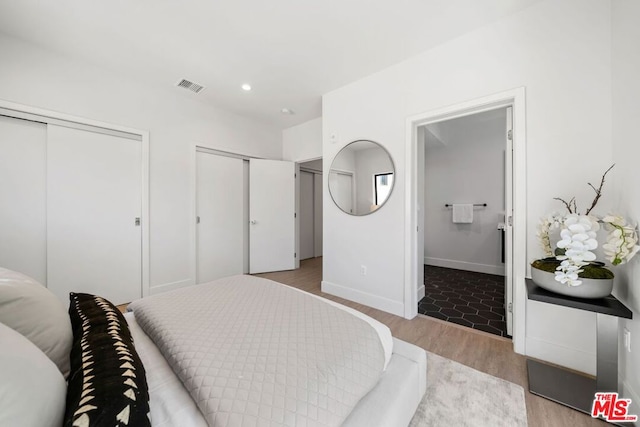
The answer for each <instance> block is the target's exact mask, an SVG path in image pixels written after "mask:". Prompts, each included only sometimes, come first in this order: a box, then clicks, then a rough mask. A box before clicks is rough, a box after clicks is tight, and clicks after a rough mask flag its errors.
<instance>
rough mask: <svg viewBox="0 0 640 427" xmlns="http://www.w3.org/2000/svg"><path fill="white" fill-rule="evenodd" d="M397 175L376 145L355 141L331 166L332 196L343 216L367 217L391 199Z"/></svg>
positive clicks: (389, 158)
mask: <svg viewBox="0 0 640 427" xmlns="http://www.w3.org/2000/svg"><path fill="white" fill-rule="evenodd" d="M394 174H395V167H394V165H393V160H392V159H391V155H390V154H389V152H388V151H387V150H385V149H384V147H382V146H381V145H380V144H378V143H377V142H373V141H367V140H359V141H353V142H352V143H350V144H348V145H347V146H345V147H344V148H343V149H342V150H340V152H339V153H338V154H337V155H336V157H335V158H334V159H333V163H331V169H329V193H331V198H332V199H333V202H334V203H335V204H336V206H338V207H339V208H340V209H342V210H343V211H344V212H346V213H348V214H350V215H368V214H370V213H372V212H375V211H376V210H377V209H379V208H380V206H382V205H384V203H385V202H386V201H387V199H388V198H389V196H390V195H391V190H392V189H393V182H394Z"/></svg>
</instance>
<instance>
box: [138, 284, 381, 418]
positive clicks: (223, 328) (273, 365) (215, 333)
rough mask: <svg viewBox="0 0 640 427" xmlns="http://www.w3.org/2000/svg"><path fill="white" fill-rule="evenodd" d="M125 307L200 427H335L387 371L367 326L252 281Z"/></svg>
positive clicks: (300, 295)
mask: <svg viewBox="0 0 640 427" xmlns="http://www.w3.org/2000/svg"><path fill="white" fill-rule="evenodd" d="M129 309H130V310H132V311H133V312H134V314H135V316H136V320H137V322H138V324H139V325H140V326H141V328H142V329H143V330H144V332H145V333H146V334H147V335H148V336H149V337H150V338H151V339H152V340H153V342H154V344H155V345H156V346H157V347H158V348H159V349H160V352H161V353H162V356H163V357H164V359H166V360H167V362H168V363H169V365H170V366H171V367H172V369H173V371H174V372H175V373H176V375H177V376H178V378H180V380H181V382H182V384H183V385H184V386H185V388H186V389H187V391H188V392H189V394H190V396H191V398H192V399H193V400H194V401H195V403H196V405H197V406H198V408H199V409H200V412H201V413H202V414H203V416H204V418H205V420H206V421H207V422H208V424H209V425H210V426H220V427H224V426H250V425H307V426H313V425H323V426H325V425H326V426H331V425H333V426H337V425H340V424H342V423H343V422H344V420H345V419H346V417H347V416H348V415H349V414H350V413H351V411H352V410H353V408H354V407H355V406H356V404H357V403H358V402H359V401H360V400H361V399H362V398H363V397H364V396H365V395H366V394H367V393H368V392H369V391H371V390H372V389H373V388H374V386H375V385H376V384H377V382H378V380H379V379H380V376H381V375H382V373H383V371H384V367H385V365H386V364H387V361H386V360H385V359H386V358H385V350H384V348H383V345H382V342H381V340H380V338H379V335H378V332H377V331H376V329H375V328H373V327H372V326H371V325H370V323H369V322H368V321H365V320H363V319H362V318H361V317H358V316H354V315H353V313H349V312H347V311H346V310H344V309H343V308H340V307H337V306H336V305H335V304H327V303H326V302H325V301H324V300H322V299H319V298H317V297H315V296H311V295H309V294H307V293H305V292H300V291H298V290H294V289H292V288H290V287H288V286H284V285H282V284H279V283H276V282H272V281H270V280H266V279H260V278H256V277H252V276H233V277H229V278H224V279H219V280H216V281H213V282H210V283H207V284H203V285H198V286H192V287H189V288H183V289H179V290H177V291H173V292H168V293H165V294H161V295H156V296H153V297H149V298H145V299H143V300H138V301H135V302H133V303H132V304H130V306H129Z"/></svg>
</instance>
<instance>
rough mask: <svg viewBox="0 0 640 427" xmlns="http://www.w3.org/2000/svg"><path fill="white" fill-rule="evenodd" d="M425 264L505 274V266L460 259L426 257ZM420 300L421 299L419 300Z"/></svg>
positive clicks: (498, 274)
mask: <svg viewBox="0 0 640 427" xmlns="http://www.w3.org/2000/svg"><path fill="white" fill-rule="evenodd" d="M424 264H425V265H433V266H435V267H445V268H454V269H456V270H465V271H475V272H476V273H485V274H495V275H497V276H504V267H503V266H500V265H489V264H478V263H475V262H466V261H458V260H455V259H444V258H433V257H424ZM418 301H420V300H418Z"/></svg>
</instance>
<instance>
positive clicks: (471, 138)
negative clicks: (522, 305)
mask: <svg viewBox="0 0 640 427" xmlns="http://www.w3.org/2000/svg"><path fill="white" fill-rule="evenodd" d="M439 125H440V126H439V127H440V128H443V127H444V128H445V129H446V130H447V135H446V136H444V135H443V136H442V138H443V139H444V140H443V141H441V142H436V143H433V144H427V146H426V149H425V173H424V180H425V196H424V200H425V207H424V210H425V212H424V263H425V264H427V265H436V266H440V267H448V268H457V269H460V270H468V271H477V272H480V273H488V274H499V275H504V264H503V263H502V261H501V256H502V246H501V245H502V243H501V242H502V240H501V238H502V232H501V231H499V230H498V229H497V226H498V223H499V222H504V152H505V147H506V110H505V109H502V110H499V111H497V112H488V113H481V114H477V115H474V116H472V117H463V118H459V119H453V120H449V121H447V122H446V123H441V124H439ZM428 128H429V129H430V128H431V126H428ZM427 135H428V134H427ZM452 203H486V204H487V206H486V207H474V209H473V223H471V224H454V223H453V221H452V212H451V208H450V207H449V208H447V207H445V204H452Z"/></svg>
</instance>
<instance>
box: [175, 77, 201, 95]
mask: <svg viewBox="0 0 640 427" xmlns="http://www.w3.org/2000/svg"><path fill="white" fill-rule="evenodd" d="M176 86H178V87H181V88H184V89H188V90H190V91H192V92H195V93H200V92H201V91H202V89H204V86H202V85H199V84H198V83H194V82H190V81H189V80H187V79H182V80H180V81H179V82H178V83H176Z"/></svg>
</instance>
